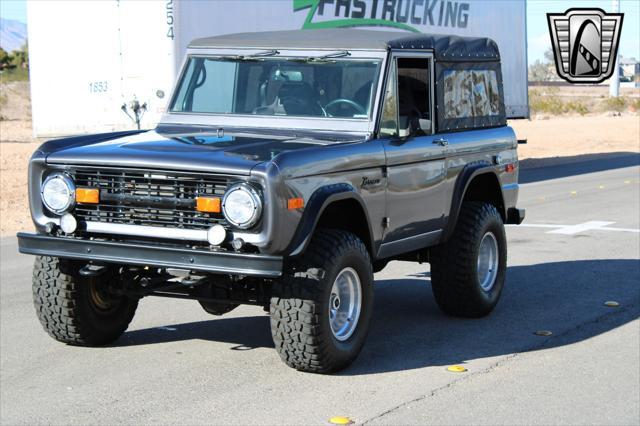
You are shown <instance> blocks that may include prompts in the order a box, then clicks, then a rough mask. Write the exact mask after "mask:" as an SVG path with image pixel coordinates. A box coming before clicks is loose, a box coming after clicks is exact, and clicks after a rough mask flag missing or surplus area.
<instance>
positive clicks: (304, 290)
mask: <svg viewBox="0 0 640 426" xmlns="http://www.w3.org/2000/svg"><path fill="white" fill-rule="evenodd" d="M348 267H351V268H353V269H354V270H355V271H356V272H357V274H358V278H359V279H360V284H361V293H362V307H361V311H360V317H359V319H358V323H357V325H356V328H355V330H354V332H353V334H352V335H351V336H350V337H349V338H348V339H347V340H345V341H339V340H338V339H336V338H335V337H334V335H333V333H332V331H331V326H330V323H329V299H330V296H331V288H332V286H333V283H334V281H335V279H336V277H337V275H338V274H339V273H340V272H341V271H342V270H343V269H344V268H348ZM372 308H373V271H372V266H371V259H370V257H369V253H368V252H367V248H366V247H365V245H364V244H363V242H362V241H361V240H360V239H359V238H358V237H356V236H355V235H354V234H352V233H350V232H345V231H341V230H333V229H321V230H318V231H316V233H315V235H314V236H313V239H312V241H311V242H310V244H309V247H308V248H307V250H306V251H305V253H304V254H303V255H302V256H300V257H299V258H297V259H293V260H291V261H290V263H289V264H288V265H287V267H286V270H285V273H284V276H283V277H282V279H280V280H278V281H277V282H276V283H275V284H274V287H273V295H272V298H271V303H270V315H271V335H272V337H273V342H274V343H275V347H276V350H277V351H278V354H279V355H280V358H282V360H283V361H284V362H285V363H286V364H287V365H289V366H290V367H293V368H295V369H297V370H300V371H306V372H312V373H332V372H335V371H338V370H341V369H343V368H345V367H347V366H348V365H350V364H351V363H352V362H353V361H354V360H355V358H356V357H357V356H358V354H359V353H360V350H361V349H362V346H363V344H364V341H365V339H366V336H367V333H368V331H369V323H370V321H371V314H372Z"/></svg>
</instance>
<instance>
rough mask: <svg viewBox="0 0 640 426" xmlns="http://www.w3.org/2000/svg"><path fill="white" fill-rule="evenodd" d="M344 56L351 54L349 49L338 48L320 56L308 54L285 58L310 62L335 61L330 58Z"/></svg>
mask: <svg viewBox="0 0 640 426" xmlns="http://www.w3.org/2000/svg"><path fill="white" fill-rule="evenodd" d="M346 56H351V53H349V51H347V50H340V51H338V52H332V53H327V54H326V55H322V56H309V57H306V58H290V59H287V60H288V61H293V62H307V63H309V62H311V63H335V61H332V59H335V58H344V57H346Z"/></svg>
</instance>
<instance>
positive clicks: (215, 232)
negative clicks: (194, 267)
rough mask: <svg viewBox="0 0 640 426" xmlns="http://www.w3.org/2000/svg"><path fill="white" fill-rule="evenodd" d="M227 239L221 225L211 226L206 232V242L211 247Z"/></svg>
mask: <svg viewBox="0 0 640 426" xmlns="http://www.w3.org/2000/svg"><path fill="white" fill-rule="evenodd" d="M225 238H227V231H225V229H224V226H222V225H213V226H212V227H211V228H209V230H208V231H207V241H209V244H211V245H212V246H219V245H220V244H222V243H223V242H224V240H225Z"/></svg>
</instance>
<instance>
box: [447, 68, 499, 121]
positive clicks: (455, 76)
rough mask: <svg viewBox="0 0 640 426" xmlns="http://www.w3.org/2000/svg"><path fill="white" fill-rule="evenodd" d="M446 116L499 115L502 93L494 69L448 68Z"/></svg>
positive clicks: (449, 117) (448, 117)
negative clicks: (469, 69) (468, 69)
mask: <svg viewBox="0 0 640 426" xmlns="http://www.w3.org/2000/svg"><path fill="white" fill-rule="evenodd" d="M444 87H445V90H444V106H445V118H447V119H451V118H470V117H485V116H492V115H498V114H499V113H500V94H499V92H498V79H497V76H496V72H495V71H493V70H472V71H467V70H447V71H445V72H444Z"/></svg>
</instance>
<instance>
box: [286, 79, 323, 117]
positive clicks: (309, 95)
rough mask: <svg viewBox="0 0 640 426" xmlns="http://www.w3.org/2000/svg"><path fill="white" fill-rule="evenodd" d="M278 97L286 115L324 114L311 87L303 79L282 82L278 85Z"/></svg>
mask: <svg viewBox="0 0 640 426" xmlns="http://www.w3.org/2000/svg"><path fill="white" fill-rule="evenodd" d="M278 98H279V99H280V103H281V104H282V106H283V107H284V110H285V112H286V113H287V115H313V116H324V115H325V114H324V111H323V109H322V107H321V106H320V104H319V103H318V99H317V97H316V93H315V92H314V90H313V88H312V87H311V85H310V84H309V83H306V82H304V81H301V82H292V81H288V82H286V83H284V84H283V85H282V87H280V91H279V92H278Z"/></svg>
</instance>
